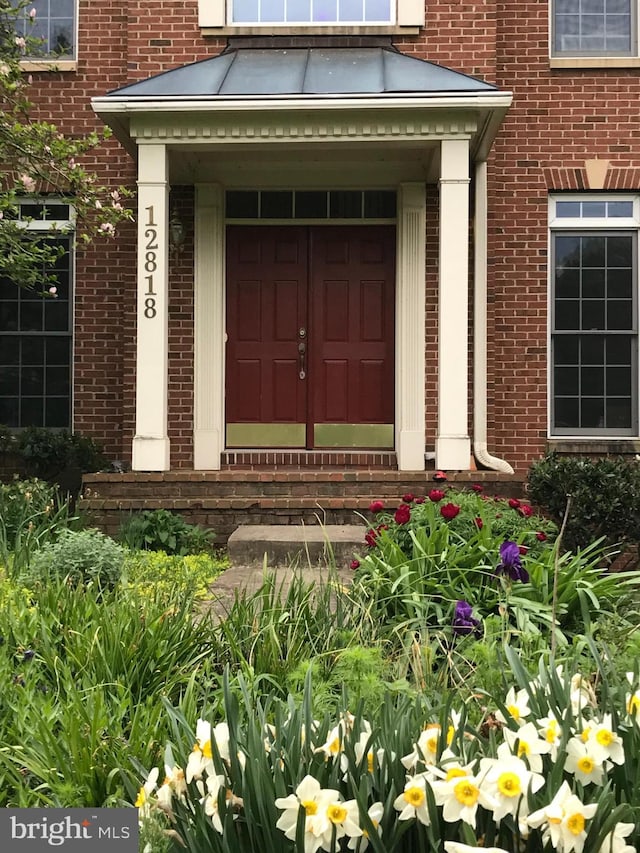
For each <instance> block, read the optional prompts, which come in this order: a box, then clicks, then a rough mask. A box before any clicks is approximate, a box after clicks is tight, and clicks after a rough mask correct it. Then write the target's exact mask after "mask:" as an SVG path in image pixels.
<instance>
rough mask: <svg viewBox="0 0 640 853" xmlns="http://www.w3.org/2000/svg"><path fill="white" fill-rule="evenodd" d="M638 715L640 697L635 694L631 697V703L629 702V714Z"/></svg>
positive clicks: (639, 711)
mask: <svg viewBox="0 0 640 853" xmlns="http://www.w3.org/2000/svg"><path fill="white" fill-rule="evenodd" d="M638 713H640V696H639V695H638V694H637V693H634V694H633V696H630V697H629V701H628V702H627V714H638Z"/></svg>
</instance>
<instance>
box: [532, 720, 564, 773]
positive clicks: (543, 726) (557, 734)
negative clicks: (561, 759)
mask: <svg viewBox="0 0 640 853" xmlns="http://www.w3.org/2000/svg"><path fill="white" fill-rule="evenodd" d="M537 726H538V731H539V732H540V735H541V736H542V737H543V738H544V740H545V741H546V742H547V743H548V744H549V755H550V756H551V760H552V761H555V760H556V758H557V756H558V747H559V746H560V741H561V740H562V725H561V723H560V721H559V720H558V718H557V717H556V715H555V714H554V713H553V711H551V710H549V714H548V715H547V716H546V717H541V718H540V719H539V720H538V721H537Z"/></svg>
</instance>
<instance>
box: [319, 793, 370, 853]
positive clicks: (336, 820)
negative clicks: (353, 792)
mask: <svg viewBox="0 0 640 853" xmlns="http://www.w3.org/2000/svg"><path fill="white" fill-rule="evenodd" d="M358 818H359V814H358V804H357V802H356V801H355V800H347V801H341V800H339V799H331V800H325V801H324V802H323V809H322V813H321V814H318V823H317V829H320V827H322V829H321V830H320V831H319V832H318V837H319V838H320V839H321V841H320V846H321V847H322V848H323V849H324V850H332V846H331V844H332V839H333V837H334V835H335V839H336V841H337V840H338V839H340V838H343V837H344V836H345V835H346V836H348V837H349V838H350V839H357V838H360V837H361V836H362V829H361V828H360V825H359V823H358ZM316 831H317V830H316Z"/></svg>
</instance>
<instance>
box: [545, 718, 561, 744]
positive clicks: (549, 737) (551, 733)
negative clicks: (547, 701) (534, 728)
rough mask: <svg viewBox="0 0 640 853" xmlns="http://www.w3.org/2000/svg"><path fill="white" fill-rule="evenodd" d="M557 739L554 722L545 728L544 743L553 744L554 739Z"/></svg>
mask: <svg viewBox="0 0 640 853" xmlns="http://www.w3.org/2000/svg"><path fill="white" fill-rule="evenodd" d="M557 737H558V724H557V723H556V722H555V720H554V721H553V722H551V723H549V725H548V726H547V732H546V741H547V743H555V740H556V738H557Z"/></svg>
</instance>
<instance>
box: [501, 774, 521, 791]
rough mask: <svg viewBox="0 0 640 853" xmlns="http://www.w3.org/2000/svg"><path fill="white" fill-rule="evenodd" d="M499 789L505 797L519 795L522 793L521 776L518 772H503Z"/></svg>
mask: <svg viewBox="0 0 640 853" xmlns="http://www.w3.org/2000/svg"><path fill="white" fill-rule="evenodd" d="M498 790H499V791H500V793H501V794H502V796H503V797H519V796H520V794H521V793H522V788H521V786H520V778H519V777H518V775H517V774H516V773H509V772H507V773H503V774H502V775H501V776H500V777H499V778H498Z"/></svg>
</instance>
